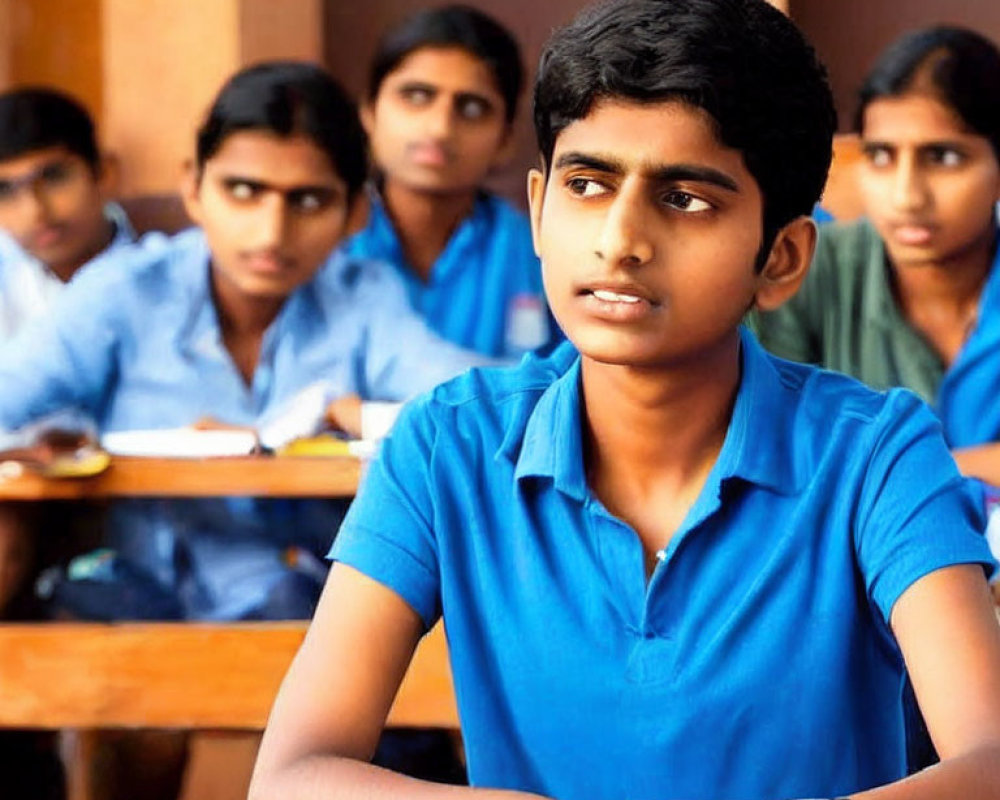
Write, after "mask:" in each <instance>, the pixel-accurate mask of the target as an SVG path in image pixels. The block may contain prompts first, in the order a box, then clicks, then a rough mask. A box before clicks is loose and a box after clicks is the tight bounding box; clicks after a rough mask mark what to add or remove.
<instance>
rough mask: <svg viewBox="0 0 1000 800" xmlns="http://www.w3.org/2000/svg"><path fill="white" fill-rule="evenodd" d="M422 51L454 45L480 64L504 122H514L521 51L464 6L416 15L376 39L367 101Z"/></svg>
mask: <svg viewBox="0 0 1000 800" xmlns="http://www.w3.org/2000/svg"><path fill="white" fill-rule="evenodd" d="M422 47H440V48H445V47H458V48H461V49H462V50H465V51H467V52H468V53H469V54H471V55H472V56H474V57H475V58H477V59H479V60H480V61H482V62H483V63H484V64H486V66H488V67H489V68H490V71H491V72H492V73H493V79H494V81H495V82H496V85H497V89H499V90H500V95H501V96H502V97H503V101H504V114H505V117H506V119H507V122H508V123H510V122H512V121H513V120H514V116H515V114H516V113H517V100H518V97H519V96H520V94H521V87H522V85H523V84H524V66H523V64H522V62H521V50H520V48H519V47H518V45H517V41H516V40H515V39H514V37H513V35H512V34H511V32H510V31H508V30H507V29H506V28H505V27H504V26H503V25H501V24H500V23H499V22H497V21H496V20H495V19H493V18H492V17H490V16H488V15H487V14H484V13H483V12H482V11H479V10H478V9H475V8H471V7H470V6H464V5H450V6H444V7H442V8H431V9H427V10H425V11H419V12H417V13H416V14H413V15H411V16H409V17H407V18H406V19H404V20H403V21H402V22H400V23H399V24H398V25H396V26H394V27H392V28H389V29H388V30H387V31H386V32H385V33H384V34H383V35H382V38H381V39H380V40H379V43H378V46H377V47H376V48H375V56H374V58H373V59H372V63H371V69H370V70H369V73H368V99H369V101H373V100H375V98H376V97H377V96H378V92H379V89H380V88H381V87H382V82H383V81H384V80H385V78H386V76H387V75H388V74H389V73H390V72H392V71H393V70H394V69H396V67H398V66H399V64H400V62H401V61H402V60H403V59H404V58H406V57H407V56H408V55H410V53H412V52H414V51H415V50H419V49H420V48H422Z"/></svg>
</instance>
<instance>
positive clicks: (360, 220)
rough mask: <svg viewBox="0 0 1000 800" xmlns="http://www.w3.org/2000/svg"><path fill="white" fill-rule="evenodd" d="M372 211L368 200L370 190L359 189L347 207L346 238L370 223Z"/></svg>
mask: <svg viewBox="0 0 1000 800" xmlns="http://www.w3.org/2000/svg"><path fill="white" fill-rule="evenodd" d="M370 211H371V203H370V202H369V200H368V192H366V191H365V190H364V189H359V190H358V192H357V193H356V194H355V195H354V197H353V198H352V199H351V204H350V206H348V208H347V223H346V225H345V226H344V238H345V239H346V238H347V237H348V236H353V235H354V234H356V233H358V232H360V231H361V230H362V229H363V228H364V227H365V225H367V224H368V213H369V212H370Z"/></svg>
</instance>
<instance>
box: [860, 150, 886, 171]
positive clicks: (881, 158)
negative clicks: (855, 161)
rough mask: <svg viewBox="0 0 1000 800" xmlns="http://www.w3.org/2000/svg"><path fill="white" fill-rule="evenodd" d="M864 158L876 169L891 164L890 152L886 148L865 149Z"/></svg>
mask: <svg viewBox="0 0 1000 800" xmlns="http://www.w3.org/2000/svg"><path fill="white" fill-rule="evenodd" d="M865 158H866V159H868V163H869V164H870V165H871V166H873V167H875V168H876V169H878V168H880V167H888V166H889V165H891V164H892V151H891V150H889V148H888V147H866V148H865Z"/></svg>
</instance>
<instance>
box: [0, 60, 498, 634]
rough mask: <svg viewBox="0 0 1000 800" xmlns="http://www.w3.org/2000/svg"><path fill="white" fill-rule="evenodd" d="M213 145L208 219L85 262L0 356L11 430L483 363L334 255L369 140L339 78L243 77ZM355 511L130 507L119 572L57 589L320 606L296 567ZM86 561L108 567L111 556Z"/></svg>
mask: <svg viewBox="0 0 1000 800" xmlns="http://www.w3.org/2000/svg"><path fill="white" fill-rule="evenodd" d="M196 153H197V155H196V161H195V163H194V164H193V165H192V166H191V168H190V171H189V174H188V177H187V181H186V184H185V188H184V201H185V204H186V207H187V211H188V213H189V214H190V216H191V217H192V219H194V220H195V221H196V222H197V223H198V225H199V226H200V227H199V228H198V229H193V230H190V231H186V232H184V233H181V234H179V235H178V236H176V237H174V238H173V239H171V240H170V241H169V242H168V243H167V244H166V245H165V246H164V247H162V248H160V249H158V250H157V251H155V252H145V251H137V252H134V253H127V252H126V253H122V254H121V256H120V257H118V258H115V259H113V260H108V261H105V262H104V263H102V264H101V265H99V266H97V267H95V268H93V269H90V270H88V271H87V272H86V273H85V274H83V275H81V276H80V278H79V279H78V280H76V281H74V283H73V285H72V286H71V287H70V289H69V290H68V291H67V292H66V293H65V294H64V295H63V297H62V298H60V302H59V304H58V306H57V308H56V310H55V313H54V315H53V318H52V319H51V320H48V321H46V322H44V323H39V324H37V325H36V326H34V327H32V328H31V329H29V330H27V331H25V333H24V335H23V336H22V337H21V338H20V339H18V340H17V341H15V342H14V343H13V344H12V345H10V346H8V347H7V348H5V349H3V350H2V351H0V384H2V385H3V387H4V391H3V393H2V394H0V428H2V429H6V430H7V431H13V430H16V429H17V428H19V427H21V426H23V425H25V424H28V423H31V422H33V421H35V420H38V419H39V418H42V417H44V416H45V415H47V414H50V413H52V412H58V411H61V410H63V409H65V408H71V409H74V410H78V411H82V412H85V413H86V414H88V415H90V416H92V417H93V418H94V420H96V423H97V426H98V428H99V430H100V431H101V432H106V431H119V430H128V429H137V428H157V427H159V428H163V427H177V426H183V425H189V424H192V423H194V422H195V421H196V420H198V419H200V418H203V417H206V416H211V417H215V418H216V419H220V420H222V421H224V422H226V423H230V424H236V425H248V426H254V427H261V426H264V427H266V424H267V422H268V421H269V420H270V419H271V418H272V416H273V415H274V414H276V413H279V412H281V411H282V410H283V409H284V408H285V407H287V405H288V404H290V403H293V402H294V400H295V398H296V397H297V395H298V393H300V392H301V391H302V390H303V389H305V388H306V387H308V386H310V385H313V384H315V382H316V381H318V380H322V381H323V383H324V386H326V387H327V390H328V392H330V393H331V394H335V395H352V394H353V395H357V396H359V397H362V398H365V399H370V400H377V401H378V400H385V401H400V400H403V399H406V398H407V397H409V396H411V395H413V394H415V393H417V392H419V391H421V390H424V389H427V388H429V387H430V386H433V385H434V384H435V383H437V382H439V381H440V380H442V379H443V378H445V377H448V376H451V375H454V374H455V373H457V372H459V371H461V370H462V369H464V368H465V367H467V366H469V365H470V364H472V363H477V362H481V361H482V359H481V358H478V357H476V356H473V355H472V354H470V353H468V352H466V351H462V350H460V349H459V348H457V347H455V346H453V345H450V344H448V343H445V342H444V341H443V340H440V339H438V338H437V337H436V336H434V335H433V334H432V333H431V332H430V331H429V330H428V329H427V327H426V326H425V325H424V323H423V322H422V320H421V319H420V318H419V317H417V316H416V315H415V314H414V313H413V312H412V311H411V310H410V309H409V306H408V304H407V302H406V300H405V297H404V295H403V293H402V290H401V288H400V287H399V286H398V283H397V281H396V280H395V279H393V278H392V277H391V276H390V275H388V274H387V273H385V272H384V271H381V270H380V269H379V268H378V266H377V265H369V264H365V263H363V262H360V261H359V260H357V259H353V258H350V257H348V256H345V255H343V254H340V255H334V256H333V257H331V256H330V253H331V251H333V250H334V248H335V246H336V245H337V244H338V242H339V241H340V239H341V238H342V237H343V236H344V235H345V234H346V233H348V232H349V231H350V230H352V229H353V228H354V227H356V226H357V224H358V223H359V212H360V210H361V209H362V208H363V204H362V203H360V202H358V198H359V192H360V191H361V187H362V184H363V182H364V178H365V163H366V162H365V136H364V132H363V130H362V128H361V126H360V123H359V121H358V119H357V115H356V110H355V107H354V105H353V104H352V103H351V102H350V101H349V100H348V98H347V97H346V95H345V94H344V92H343V90H342V89H341V88H340V87H339V86H338V85H337V84H336V83H335V82H334V81H333V79H332V78H331V77H330V76H329V75H328V74H327V73H326V72H324V71H323V70H322V69H320V68H319V67H315V66H311V65H306V64H293V63H269V64H263V65H259V66H257V67H252V68H249V69H247V70H244V71H242V72H240V73H239V74H237V75H236V76H235V77H234V78H232V79H231V80H230V81H229V82H228V83H227V84H226V85H225V86H224V87H223V88H222V90H221V92H220V94H219V96H218V97H217V98H216V100H215V102H214V104H213V106H212V108H211V110H210V111H209V113H208V115H207V117H206V119H205V121H204V123H203V125H202V126H201V128H200V130H199V131H198V136H197V147H196ZM342 508H343V505H342V504H341V503H337V502H333V501H329V502H327V501H294V502H293V501H283V500H252V499H237V498H228V499H227V498H220V499H218V500H197V501H196V500H187V501H167V500H162V501H160V500H148V501H139V500H136V501H130V502H119V503H116V504H114V505H113V507H112V509H111V519H110V525H109V528H110V530H109V537H108V547H109V548H111V549H112V550H113V551H114V552H115V554H116V557H115V559H114V561H113V562H112V564H113V567H114V568H113V570H112V571H111V575H110V578H109V579H108V580H107V581H102V580H94V581H88V582H85V583H76V582H74V581H65V582H63V583H61V584H59V588H58V589H57V592H56V600H57V601H58V602H59V603H62V604H65V605H68V606H70V611H72V612H74V613H76V614H78V615H81V616H91V615H93V616H105V615H107V616H114V617H145V616H149V617H158V618H180V617H183V618H202V619H242V618H250V619H259V618H272V617H303V616H308V615H309V614H310V613H311V611H312V607H313V603H314V602H315V599H316V596H317V593H318V588H319V582H321V580H322V574H321V572H322V564H321V563H319V561H318V560H317V563H316V564H315V565H314V566H315V567H316V568H317V569H315V570H313V572H310V571H308V570H306V571H303V570H301V569H296V568H294V567H293V566H290V565H289V564H288V563H286V560H287V559H286V553H287V552H288V548H292V547H294V548H298V549H299V550H301V551H304V553H305V554H314V556H313V557H314V558H316V559H318V558H321V555H322V553H323V552H324V551H325V549H326V547H328V545H329V542H330V541H331V539H332V538H333V535H334V533H335V532H336V529H337V524H338V522H339V518H340V515H341V514H342ZM87 567H90V568H92V569H91V572H92V574H93V576H95V577H102V578H104V577H108V576H107V574H106V573H107V571H108V562H107V561H106V560H103V559H100V558H96V559H93V560H92V561H90V562H87V561H84V562H81V566H80V568H81V569H83V571H84V572H86V568H87ZM313 573H320V574H318V575H317V574H313ZM84 588H85V589H86V592H84V593H83V594H81V591H83V589H84ZM60 598H61V599H60Z"/></svg>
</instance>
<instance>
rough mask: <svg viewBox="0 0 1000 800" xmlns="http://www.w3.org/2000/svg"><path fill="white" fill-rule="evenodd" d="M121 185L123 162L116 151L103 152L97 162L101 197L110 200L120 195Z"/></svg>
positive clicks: (98, 188) (98, 186)
mask: <svg viewBox="0 0 1000 800" xmlns="http://www.w3.org/2000/svg"><path fill="white" fill-rule="evenodd" d="M120 186H121V162H120V161H119V160H118V156H117V155H115V154H114V153H102V154H101V160H100V161H99V162H98V164H97V190H98V191H99V192H100V193H101V197H102V198H104V199H105V200H110V199H111V198H113V197H117V196H118V189H119V187H120Z"/></svg>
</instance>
